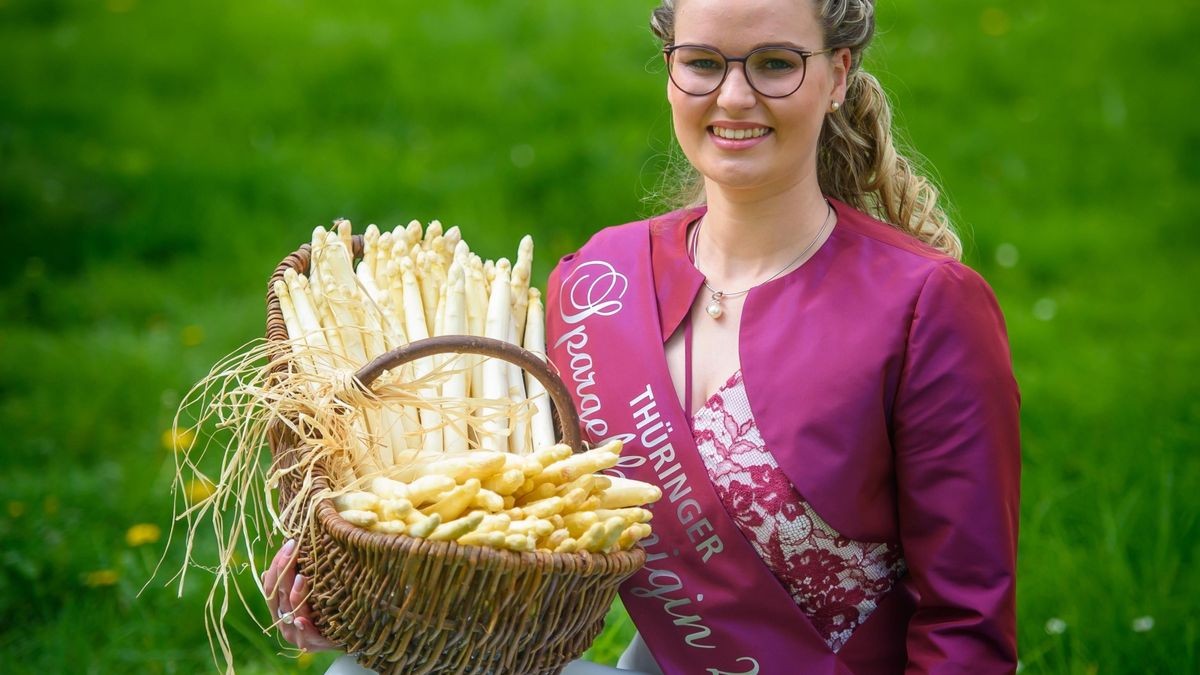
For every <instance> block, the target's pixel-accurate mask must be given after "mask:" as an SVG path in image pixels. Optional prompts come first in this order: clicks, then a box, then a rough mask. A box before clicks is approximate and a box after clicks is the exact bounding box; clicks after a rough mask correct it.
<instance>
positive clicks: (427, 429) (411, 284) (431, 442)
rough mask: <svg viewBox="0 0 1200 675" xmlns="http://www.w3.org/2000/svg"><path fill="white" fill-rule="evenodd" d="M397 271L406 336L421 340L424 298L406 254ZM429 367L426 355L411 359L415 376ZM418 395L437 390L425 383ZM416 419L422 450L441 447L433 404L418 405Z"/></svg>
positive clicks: (425, 327) (425, 332) (426, 328)
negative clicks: (422, 436)
mask: <svg viewBox="0 0 1200 675" xmlns="http://www.w3.org/2000/svg"><path fill="white" fill-rule="evenodd" d="M400 274H401V276H402V279H403V283H404V318H405V327H406V328H407V329H408V337H409V339H410V340H412V341H414V342H415V341H417V340H423V339H425V338H427V337H429V326H428V324H427V323H426V322H425V310H424V300H423V299H422V298H421V288H420V284H419V283H418V281H417V276H416V271H415V268H414V265H413V262H412V260H410V259H408V258H401V259H400ZM432 370H433V363H432V360H431V359H429V358H424V359H418V360H417V361H415V362H413V376H414V377H416V378H418V379H419V378H423V377H426V376H427V375H429V373H430V372H431V371H432ZM421 395H422V396H425V397H427V398H436V397H437V396H438V391H437V388H436V387H426V388H424V389H422V390H421ZM420 419H421V429H422V432H423V434H424V438H423V439H422V440H421V447H423V448H424V449H425V450H434V451H436V450H441V449H442V429H441V426H442V416H441V414H440V413H439V412H438V411H437V410H434V409H433V408H422V409H421V411H420ZM404 460H405V458H404V457H397V458H396V462H397V463H398V464H402V463H403V462H404Z"/></svg>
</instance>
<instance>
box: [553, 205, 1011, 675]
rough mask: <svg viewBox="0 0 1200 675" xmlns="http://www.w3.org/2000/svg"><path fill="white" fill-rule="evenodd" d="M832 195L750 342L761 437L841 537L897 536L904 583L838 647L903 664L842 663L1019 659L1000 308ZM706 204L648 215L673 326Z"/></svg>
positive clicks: (999, 668) (969, 277) (754, 318)
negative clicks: (829, 215)
mask: <svg viewBox="0 0 1200 675" xmlns="http://www.w3.org/2000/svg"><path fill="white" fill-rule="evenodd" d="M831 201H832V204H833V206H834V208H835V210H836V212H837V223H836V226H835V227H834V229H833V231H832V233H831V234H830V236H829V238H828V240H827V241H826V242H825V243H824V244H823V245H822V246H821V247H820V248H819V249H818V250H817V251H816V253H815V254H814V255H813V256H812V257H811V258H810V259H809V260H808V261H807V262H806V263H805V264H804V265H802V266H801V267H799V268H797V269H796V270H793V271H791V272H789V273H787V274H785V275H782V276H780V277H779V278H777V279H774V280H772V281H770V282H768V283H765V284H762V285H760V286H758V287H756V288H754V289H752V290H751V291H750V292H749V293H748V294H747V296H746V298H745V301H744V302H745V304H744V309H743V315H742V323H741V327H740V332H739V338H740V343H739V356H740V360H741V369H742V373H743V378H744V383H745V387H746V392H747V396H748V398H749V401H750V404H751V408H752V409H753V413H754V417H755V420H756V422H757V424H758V427H759V430H760V432H761V434H762V437H763V439H764V441H765V442H766V446H767V448H768V449H769V450H770V451H771V453H772V454H773V455H774V457H775V459H776V461H777V462H778V464H779V466H780V467H781V469H782V470H783V471H784V472H785V473H786V475H787V476H788V478H789V479H790V480H791V482H792V484H793V485H794V486H795V487H796V489H797V491H798V492H799V493H800V494H801V495H802V496H803V497H804V499H806V500H807V501H808V502H809V503H810V504H811V505H812V507H813V508H814V509H815V511H816V512H817V513H818V514H819V515H820V516H821V517H822V518H823V519H824V520H825V521H826V522H827V523H828V524H829V525H830V526H831V527H833V528H834V529H835V530H837V531H838V532H839V533H841V534H842V535H844V536H846V537H848V538H850V539H854V540H858V541H866V542H887V543H889V544H896V545H899V546H900V547H901V548H902V550H903V555H904V558H905V561H906V563H907V566H908V572H907V573H906V574H905V575H904V576H903V577H902V578H901V580H900V581H899V582H898V583H897V585H896V586H895V587H894V588H893V589H892V590H891V591H889V595H894V596H897V597H892V598H888V597H886V596H885V599H884V601H882V602H881V605H880V609H879V610H877V611H876V613H875V614H873V615H872V616H871V617H870V618H869V619H868V620H867V621H866V623H864V624H863V626H861V627H860V628H859V631H861V632H864V633H867V635H863V636H862V638H864V639H860V640H858V641H852V643H850V644H848V645H847V647H845V648H843V652H845V651H846V650H847V649H851V648H853V649H857V650H866V651H865V652H864V653H863V654H862V655H861V656H862V658H863V660H864V662H868V661H869V662H872V663H879V662H880V660H879V658H878V657H879V656H880V655H881V654H882V653H884V652H886V653H888V654H889V659H891V658H892V656H893V655H894V657H895V668H894V669H888V670H886V671H880V670H878V669H877V668H875V667H871V668H867V669H859V668H855V667H854V666H853V664H854V663H855V661H856V660H857V658H858V657H856V655H855V653H854V652H853V650H851V652H848V653H845V654H839V655H838V656H839V657H843V656H844V659H841V661H842V662H843V663H844V664H847V668H848V670H847V671H845V672H902V671H905V668H907V672H910V673H1004V672H1012V671H1014V670H1015V668H1016V658H1017V657H1016V625H1015V623H1016V619H1015V569H1016V550H1017V519H1018V501H1019V478H1020V438H1019V414H1018V413H1019V406H1020V395H1019V392H1018V388H1017V384H1016V381H1015V379H1014V377H1013V373H1012V366H1011V358H1010V354H1009V349H1008V342H1007V335H1006V331H1005V326H1004V320H1003V316H1002V314H1001V311H1000V308H999V306H998V304H997V302H996V299H995V296H994V294H993V293H992V290H991V289H990V288H989V287H988V285H987V283H986V282H984V280H983V279H982V278H981V277H980V276H979V275H978V274H977V273H976V272H974V271H973V270H971V269H970V268H968V267H967V266H965V265H963V264H962V263H959V262H957V261H955V260H953V259H951V258H949V257H947V256H945V255H944V254H942V253H940V252H938V251H936V250H934V249H932V248H930V247H928V246H926V245H924V244H922V243H921V242H919V241H917V240H916V239H914V238H912V237H910V236H909V235H906V234H904V233H902V232H899V231H898V230H896V229H895V228H893V227H891V226H889V225H886V224H884V223H881V222H879V221H877V220H875V219H873V218H871V217H870V216H868V215H866V214H864V213H861V212H859V211H857V210H855V209H853V208H851V207H849V206H848V205H846V204H843V203H840V202H837V201H833V200H831ZM702 214H703V208H699V209H692V210H686V211H678V212H673V213H670V214H666V215H664V216H660V217H657V218H654V219H651V220H650V221H649V231H650V236H649V238H648V241H649V246H650V252H649V253H650V256H651V262H652V266H653V277H654V293H655V296H656V301H657V303H658V307H657V315H658V318H659V321H660V329H661V336H662V339H663V340H664V341H665V340H666V339H667V338H669V337H670V336H671V335H672V334H673V333H674V332H675V330H676V328H678V327H679V325H680V322H681V321H682V320H683V318H684V317H685V316H686V314H687V313H688V311H689V310H690V308H691V306H692V303H693V301H694V299H695V297H696V294H697V293H698V292H700V291H701V289H702V281H703V278H702V276H701V274H700V273H699V272H698V271H697V270H696V268H695V267H694V266H693V265H692V264H691V261H690V260H689V258H688V256H687V252H686V246H685V234H686V229H687V225H688V224H689V223H690V222H692V221H694V220H695V219H696V218H698V217H700V216H701V215H702ZM622 227H628V226H622ZM614 229H615V228H614ZM604 241H605V232H604V231H602V232H600V233H598V234H597V235H596V236H595V237H594V238H593V241H592V242H591V243H589V244H588V245H587V246H585V247H584V248H583V249H581V253H583V252H586V251H588V249H589V247H593V246H603V245H604V244H603V242H604ZM573 258H574V255H572V256H567V257H566V258H564V259H563V262H562V263H560V265H559V268H557V269H556V270H555V273H553V274H552V275H551V279H550V285H549V287H548V296H550V297H554V296H556V295H557V294H558V292H559V289H558V288H556V284H557V283H558V279H559V278H560V277H561V271H562V269H563V268H566V267H569V266H570V262H571V260H572V259H573ZM548 338H549V340H548V342H549V343H551V344H553V343H554V341H555V336H554V335H550V336H548ZM558 365H559V367H560V369H563V370H564V371H565V370H566V369H567V368H568V366H569V364H565V363H563V364H558ZM884 604H886V605H887V606H888V607H887V611H884V609H885V607H884ZM866 652H875V653H874V654H867V653H866ZM797 672H800V671H797Z"/></svg>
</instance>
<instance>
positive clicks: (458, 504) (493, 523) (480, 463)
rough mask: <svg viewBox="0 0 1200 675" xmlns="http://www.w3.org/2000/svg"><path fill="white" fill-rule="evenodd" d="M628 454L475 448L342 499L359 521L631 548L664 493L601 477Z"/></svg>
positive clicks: (490, 539) (401, 530)
mask: <svg viewBox="0 0 1200 675" xmlns="http://www.w3.org/2000/svg"><path fill="white" fill-rule="evenodd" d="M620 453H621V442H620V441H611V442H609V443H606V444H604V445H602V446H600V447H597V448H593V449H591V450H588V451H587V452H583V453H580V454H572V450H571V448H570V447H568V446H566V445H553V446H550V447H548V448H543V449H541V450H538V451H537V452H535V453H533V454H532V455H528V456H523V457H522V456H518V455H514V454H511V453H502V452H491V451H487V450H476V451H472V452H468V453H464V454H457V455H449V456H445V457H442V458H438V459H433V460H429V461H421V462H414V463H413V464H410V465H409V466H407V467H404V469H403V470H401V471H397V472H394V474H393V475H394V476H395V478H385V477H377V478H375V479H374V480H373V481H372V482H371V488H370V490H364V491H355V492H348V493H345V494H343V495H341V496H339V497H338V498H336V499H335V500H334V505H335V507H336V508H337V509H338V511H339V512H340V513H341V516H342V517H343V518H345V519H346V520H348V521H350V522H351V523H353V524H355V525H358V526H360V527H365V528H368V529H370V530H373V531H376V532H384V533H389V534H407V535H409V536H411V537H426V538H428V539H430V540H433V541H457V542H458V543H460V544H466V545H475V546H490V547H493V548H506V549H509V550H513V551H533V550H535V549H541V550H545V551H553V552H556V553H573V552H575V551H590V552H593V553H601V552H612V551H617V550H628V549H629V548H632V547H633V545H634V544H636V543H637V542H638V541H639V540H640V539H642V538H643V537H645V536H647V535H649V534H650V525H648V524H647V523H648V522H649V520H650V511H648V510H646V509H644V508H641V506H642V505H643V504H646V503H647V502H654V501H657V500H658V499H659V498H660V497H661V496H662V492H661V491H660V490H659V489H658V488H657V487H655V486H652V485H647V484H645V483H640V482H638V481H632V480H627V479H624V478H619V477H610V476H604V475H601V474H599V473H597V472H598V471H601V470H603V469H607V468H610V467H612V466H615V465H616V463H617V459H618V456H619V455H620ZM397 479H403V480H397Z"/></svg>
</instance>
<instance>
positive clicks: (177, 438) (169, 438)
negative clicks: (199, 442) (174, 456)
mask: <svg viewBox="0 0 1200 675" xmlns="http://www.w3.org/2000/svg"><path fill="white" fill-rule="evenodd" d="M195 442H196V432H194V431H192V430H191V429H175V428H174V427H172V428H170V429H167V430H166V431H164V432H162V446H163V447H164V448H166V449H167V450H172V451H174V452H183V451H184V450H187V449H188V448H190V447H192V443H195Z"/></svg>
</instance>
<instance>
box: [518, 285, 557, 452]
mask: <svg viewBox="0 0 1200 675" xmlns="http://www.w3.org/2000/svg"><path fill="white" fill-rule="evenodd" d="M524 347H525V349H527V350H529V351H531V352H533V353H534V354H536V355H538V356H540V357H541V358H542V359H545V358H546V314H545V309H544V308H543V307H542V294H541V292H540V291H538V289H536V288H530V289H529V306H528V310H527V315H526V318H525V344H524ZM524 377H525V388H526V391H527V393H528V396H529V401H530V403H531V404H532V405H533V406H534V412H533V418H532V419H531V420H530V422H529V427H530V435H531V436H532V443H531V450H535V449H537V448H543V447H547V446H550V445H554V443H555V438H554V416H553V413H552V412H551V410H550V396H549V394H548V393H547V392H546V388H545V387H544V386H542V383H541V382H540V381H538V379H537V378H536V377H534V376H533V375H531V374H529V373H524Z"/></svg>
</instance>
